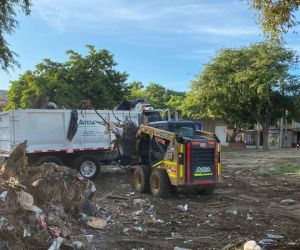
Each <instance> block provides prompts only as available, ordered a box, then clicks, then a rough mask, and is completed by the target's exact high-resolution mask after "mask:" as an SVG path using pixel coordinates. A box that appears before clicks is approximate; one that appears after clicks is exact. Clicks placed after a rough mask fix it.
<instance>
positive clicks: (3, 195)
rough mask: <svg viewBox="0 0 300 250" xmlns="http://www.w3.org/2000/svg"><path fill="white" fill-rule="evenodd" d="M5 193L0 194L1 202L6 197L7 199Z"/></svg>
mask: <svg viewBox="0 0 300 250" xmlns="http://www.w3.org/2000/svg"><path fill="white" fill-rule="evenodd" d="M7 193H8V192H7V191H3V192H2V193H1V194H0V200H1V201H5V199H6V197H7Z"/></svg>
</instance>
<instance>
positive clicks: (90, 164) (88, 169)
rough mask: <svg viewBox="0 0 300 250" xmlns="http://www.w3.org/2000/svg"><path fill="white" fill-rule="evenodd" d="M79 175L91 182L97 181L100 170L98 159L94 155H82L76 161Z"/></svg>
mask: <svg viewBox="0 0 300 250" xmlns="http://www.w3.org/2000/svg"><path fill="white" fill-rule="evenodd" d="M75 167H76V168H77V170H78V171H79V173H80V174H81V175H82V176H83V177H85V178H88V179H90V180H92V179H95V178H96V176H97V175H98V173H99V170H100V164H99V161H98V158H97V157H95V156H93V155H82V156H80V157H78V158H77V159H76V160H75Z"/></svg>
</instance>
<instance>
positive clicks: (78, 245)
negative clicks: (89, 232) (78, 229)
mask: <svg viewBox="0 0 300 250" xmlns="http://www.w3.org/2000/svg"><path fill="white" fill-rule="evenodd" d="M72 247H73V248H75V249H81V248H82V247H83V243H82V242H81V241H78V240H75V241H73V242H72Z"/></svg>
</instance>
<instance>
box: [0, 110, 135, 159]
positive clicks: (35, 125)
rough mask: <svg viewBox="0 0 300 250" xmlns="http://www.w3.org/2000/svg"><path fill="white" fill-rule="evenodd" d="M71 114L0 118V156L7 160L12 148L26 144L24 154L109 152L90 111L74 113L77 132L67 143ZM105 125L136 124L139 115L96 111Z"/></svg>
mask: <svg viewBox="0 0 300 250" xmlns="http://www.w3.org/2000/svg"><path fill="white" fill-rule="evenodd" d="M71 112H72V110H67V109H55V110H50V109H25V110H10V111H7V112H3V113H1V114H0V156H4V157H8V156H9V154H10V152H11V151H12V150H13V149H14V148H15V146H16V145H17V144H18V143H20V142H23V141H25V140H27V145H28V148H27V153H42V152H68V153H72V152H74V151H84V150H101V149H102V150H109V149H110V147H111V140H112V138H111V137H112V135H111V133H107V131H106V126H104V125H103V124H101V123H102V120H101V119H100V117H99V116H98V115H97V114H96V113H95V111H93V110H84V111H81V110H78V121H77V124H78V129H77V132H76V134H75V136H74V138H73V139H72V140H71V141H70V140H69V139H68V138H67V133H68V129H69V124H70V117H71ZM98 112H99V113H100V114H101V115H102V116H103V118H105V119H106V120H107V121H113V122H115V121H116V120H117V118H116V117H118V119H120V120H124V119H125V118H126V117H127V118H130V119H131V120H132V121H133V122H134V123H136V124H137V125H138V124H139V113H136V112H129V111H111V110H98Z"/></svg>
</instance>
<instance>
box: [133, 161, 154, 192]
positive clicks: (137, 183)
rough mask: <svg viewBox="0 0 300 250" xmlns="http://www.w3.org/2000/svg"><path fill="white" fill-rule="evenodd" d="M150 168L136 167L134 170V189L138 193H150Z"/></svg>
mask: <svg viewBox="0 0 300 250" xmlns="http://www.w3.org/2000/svg"><path fill="white" fill-rule="evenodd" d="M150 172H151V170H150V168H149V167H147V166H138V167H137V168H136V169H135V170H134V174H133V180H134V187H135V189H136V191H138V192H139V193H149V192H150V184H149V183H150Z"/></svg>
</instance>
